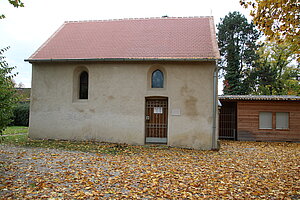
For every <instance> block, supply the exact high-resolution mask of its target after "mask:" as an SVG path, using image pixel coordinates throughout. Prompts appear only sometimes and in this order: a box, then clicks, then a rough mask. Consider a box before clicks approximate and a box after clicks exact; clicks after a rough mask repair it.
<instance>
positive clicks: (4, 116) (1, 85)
mask: <svg viewBox="0 0 300 200" xmlns="http://www.w3.org/2000/svg"><path fill="white" fill-rule="evenodd" d="M8 49H9V48H8V47H7V48H4V49H0V133H2V131H3V130H4V129H5V127H6V126H7V125H8V124H9V123H10V122H11V121H12V120H11V117H12V116H13V109H14V107H15V106H16V104H17V102H18V98H17V96H16V90H15V89H14V83H13V81H12V78H13V77H14V76H16V74H11V72H12V70H13V69H14V68H15V67H9V66H8V64H7V62H6V61H5V57H4V56H3V53H4V52H5V51H7V50H8Z"/></svg>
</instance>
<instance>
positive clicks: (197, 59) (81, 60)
mask: <svg viewBox="0 0 300 200" xmlns="http://www.w3.org/2000/svg"><path fill="white" fill-rule="evenodd" d="M216 60H218V58H214V57H211V58H66V59H52V58H50V59H31V58H29V59H25V60H24V61H26V62H29V63H38V62H129V61H132V62H139V61H178V62H200V61H201V62H203V61H216Z"/></svg>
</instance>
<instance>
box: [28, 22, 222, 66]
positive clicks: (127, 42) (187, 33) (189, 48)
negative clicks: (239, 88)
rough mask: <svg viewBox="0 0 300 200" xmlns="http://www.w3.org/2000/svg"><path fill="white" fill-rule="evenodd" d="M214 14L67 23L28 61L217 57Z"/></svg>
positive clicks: (204, 58) (206, 58)
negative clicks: (212, 15)
mask: <svg viewBox="0 0 300 200" xmlns="http://www.w3.org/2000/svg"><path fill="white" fill-rule="evenodd" d="M219 57H220V56H219V51H218V47H217V42H216V34H215V29H214V23H213V18H212V17H187V18H169V17H168V18H149V19H123V20H107V21H71V22H65V23H64V24H63V25H62V26H61V27H60V28H59V29H58V31H56V32H55V33H54V34H53V35H52V36H51V37H50V38H49V39H48V40H47V41H46V42H45V43H44V44H43V45H42V46H41V47H40V48H39V49H38V50H37V51H36V52H35V53H34V54H33V55H32V56H31V57H30V58H29V59H28V60H27V61H29V62H34V61H43V60H44V61H47V60H48V61H49V60H80V59H82V60H93V59H94V60H97V59H112V60H114V59H137V60H139V59H146V60H152V59H166V60H168V59H170V60H173V59H178V60H181V59H183V60H192V59H194V60H197V59H198V60H214V59H218V58H219Z"/></svg>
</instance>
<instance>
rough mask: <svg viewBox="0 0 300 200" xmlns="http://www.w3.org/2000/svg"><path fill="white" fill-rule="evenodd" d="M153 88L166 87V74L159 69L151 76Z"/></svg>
mask: <svg viewBox="0 0 300 200" xmlns="http://www.w3.org/2000/svg"><path fill="white" fill-rule="evenodd" d="M151 87H152V88H163V87H164V74H163V73H162V72H161V71H160V70H159V69H157V70H155V71H154V72H153V73H152V77H151Z"/></svg>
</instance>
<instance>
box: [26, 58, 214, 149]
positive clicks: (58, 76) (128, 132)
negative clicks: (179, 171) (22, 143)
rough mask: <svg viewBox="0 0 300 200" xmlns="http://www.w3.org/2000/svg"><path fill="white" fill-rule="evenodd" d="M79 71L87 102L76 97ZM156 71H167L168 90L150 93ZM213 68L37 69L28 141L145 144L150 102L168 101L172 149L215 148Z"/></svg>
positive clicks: (100, 66) (61, 65)
mask: <svg viewBox="0 0 300 200" xmlns="http://www.w3.org/2000/svg"><path fill="white" fill-rule="evenodd" d="M80 67H85V68H86V69H88V71H89V99H88V100H78V99H77V95H75V94H76V91H77V85H76V84H75V83H76V81H74V76H76V75H74V74H75V72H76V69H77V70H78V69H80ZM156 68H159V69H161V70H162V71H164V75H165V86H166V87H165V88H163V89H151V88H150V80H149V78H150V75H151V72H152V70H153V69H156ZM214 68H215V63H214V62H202V63H177V64H174V63H164V64H154V63H148V62H147V63H85V64H81V63H77V64H75V63H68V64H66V63H56V64H54V63H43V64H33V70H32V95H31V112H30V129H29V136H30V137H31V138H35V139H42V138H45V139H68V140H97V141H105V142H117V143H128V144H139V145H143V144H144V143H145V98H146V97H148V96H164V97H168V100H169V115H168V145H170V146H177V147H188V148H196V149H211V147H212V121H213V119H212V115H213V111H212V110H213V71H214ZM74 84H75V85H74ZM173 109H180V112H181V115H180V116H173V115H172V114H171V113H172V110H173Z"/></svg>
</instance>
